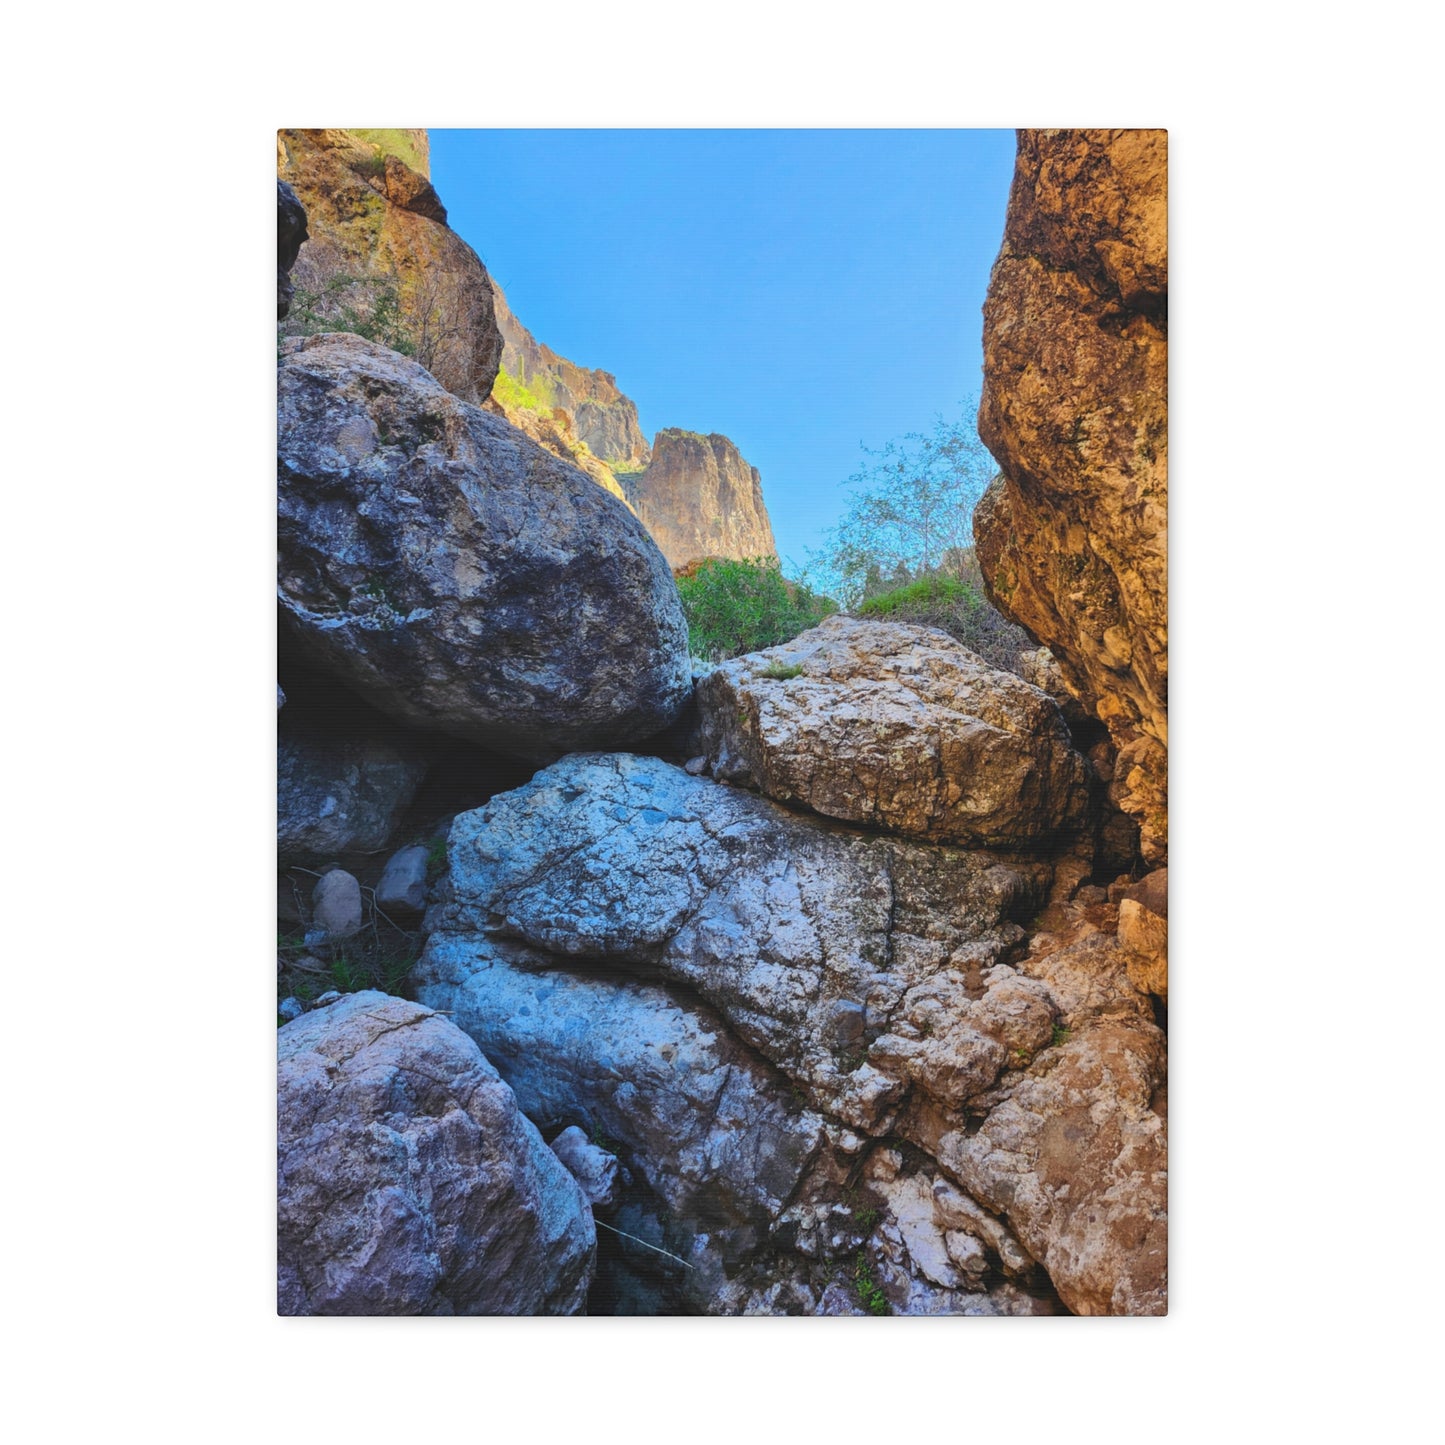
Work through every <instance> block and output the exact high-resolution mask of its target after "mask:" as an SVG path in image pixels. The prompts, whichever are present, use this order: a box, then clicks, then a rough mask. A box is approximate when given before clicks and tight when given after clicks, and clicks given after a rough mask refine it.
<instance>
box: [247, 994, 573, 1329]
mask: <svg viewBox="0 0 1445 1445" xmlns="http://www.w3.org/2000/svg"><path fill="white" fill-rule="evenodd" d="M277 1053H278V1109H277V1141H276V1143H277V1167H278V1239H277V1264H278V1291H277V1292H278V1311H279V1313H281V1314H283V1315H312V1314H316V1315H438V1314H446V1315H450V1314H468V1315H477V1314H504V1315H518V1314H527V1315H532V1314H558V1315H569V1314H578V1313H581V1312H583V1310H584V1307H585V1301H586V1293H587V1287H588V1284H589V1283H590V1280H591V1276H592V1268H593V1260H594V1255H595V1250H596V1234H595V1231H594V1228H593V1223H592V1214H591V1210H590V1209H589V1208H588V1205H587V1202H586V1200H585V1199H584V1198H583V1196H582V1192H581V1190H580V1188H579V1187H578V1185H577V1183H576V1181H575V1180H574V1179H573V1178H572V1176H571V1175H570V1174H569V1173H568V1172H567V1170H566V1169H565V1168H563V1166H562V1164H561V1163H560V1162H559V1161H558V1159H557V1158H556V1156H555V1155H554V1154H553V1153H552V1151H551V1150H550V1149H548V1148H547V1146H546V1145H545V1144H544V1143H543V1142H542V1138H541V1135H540V1134H538V1132H537V1130H536V1129H535V1128H534V1127H533V1126H532V1124H530V1123H529V1122H528V1121H527V1119H526V1118H525V1117H524V1116H523V1115H522V1114H521V1113H520V1112H519V1111H518V1109H517V1103H516V1099H515V1096H514V1095H513V1093H512V1091H511V1089H509V1088H508V1087H507V1086H506V1085H505V1084H504V1083H503V1082H502V1081H501V1079H500V1078H499V1077H498V1076H497V1073H496V1070H495V1069H493V1068H492V1067H491V1065H490V1064H489V1063H488V1062H487V1061H486V1059H485V1058H483V1057H482V1054H481V1052H480V1051H479V1050H478V1048H477V1046H476V1044H474V1043H473V1042H472V1041H471V1040H470V1039H469V1038H467V1036H466V1035H465V1034H463V1033H462V1032H461V1031H460V1030H459V1029H457V1028H456V1027H455V1026H454V1025H452V1024H450V1023H448V1022H447V1020H446V1019H444V1018H441V1017H439V1016H438V1015H437V1014H434V1013H433V1012H432V1011H431V1010H430V1009H426V1008H423V1007H421V1006H420V1005H418V1004H414V1003H406V1002H404V1001H403V1000H401V999H397V998H391V997H389V996H387V995H386V994H381V993H375V992H366V993H357V994H351V995H348V996H347V997H346V998H344V999H341V1000H339V1001H338V1002H336V1003H333V1004H330V1005H329V1006H327V1007H324V1008H318V1009H316V1010H314V1011H313V1012H311V1013H308V1014H305V1015H303V1016H302V1017H300V1018H298V1019H295V1020H293V1021H292V1022H291V1023H288V1024H287V1025H286V1026H285V1027H284V1028H282V1029H281V1030H280V1031H279V1032H278V1034H277Z"/></svg>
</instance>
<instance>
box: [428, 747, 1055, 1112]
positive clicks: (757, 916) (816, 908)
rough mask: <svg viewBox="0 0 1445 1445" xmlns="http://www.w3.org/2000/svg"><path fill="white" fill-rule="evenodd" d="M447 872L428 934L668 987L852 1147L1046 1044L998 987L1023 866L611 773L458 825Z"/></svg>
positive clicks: (1026, 879)
mask: <svg viewBox="0 0 1445 1445" xmlns="http://www.w3.org/2000/svg"><path fill="white" fill-rule="evenodd" d="M448 854H449V865H450V895H451V896H450V901H449V902H447V903H446V904H444V905H443V906H441V907H440V908H439V909H438V910H437V911H436V913H435V915H434V916H433V917H432V920H431V921H432V923H433V926H435V927H438V928H440V929H442V930H443V931H445V932H447V933H452V934H462V935H466V936H469V937H470V938H472V939H473V940H481V939H485V938H488V937H493V936H499V935H508V936H511V937H513V938H517V939H521V940H523V941H525V942H526V943H528V944H530V945H532V946H533V947H534V948H537V949H542V950H546V951H547V952H548V953H550V954H553V955H555V956H558V957H563V958H570V959H575V960H578V961H579V964H580V966H582V967H596V966H599V965H602V964H604V963H605V964H609V965H614V966H615V965H623V966H626V967H631V968H633V969H639V970H645V971H647V972H648V973H649V974H652V975H654V976H659V975H660V976H661V977H663V978H666V979H669V980H672V981H673V982H675V983H678V984H682V985H684V986H686V987H687V988H689V989H691V990H693V991H695V993H696V994H697V995H698V996H699V997H700V998H701V999H703V1000H705V1001H706V1002H707V1004H708V1005H710V1006H711V1007H712V1008H714V1009H716V1010H717V1011H718V1012H719V1013H720V1014H721V1015H722V1017H723V1018H724V1019H725V1020H726V1021H727V1024H728V1026H729V1027H730V1028H731V1029H733V1030H734V1031H735V1032H736V1033H737V1034H738V1035H739V1037H741V1038H742V1039H743V1040H744V1041H745V1042H746V1043H747V1044H748V1045H750V1046H751V1047H752V1048H755V1049H757V1050H758V1051H759V1052H760V1053H761V1054H762V1055H763V1056H764V1057H765V1058H766V1059H767V1060H768V1061H769V1062H770V1063H772V1064H773V1065H774V1066H776V1067H777V1068H779V1069H781V1070H782V1071H783V1072H784V1073H785V1074H787V1075H788V1076H789V1078H790V1079H792V1080H793V1081H794V1082H795V1083H796V1084H797V1085H798V1086H799V1087H801V1088H805V1089H806V1090H808V1092H809V1096H810V1099H811V1101H812V1102H813V1103H814V1104H815V1105H816V1106H818V1107H822V1108H825V1109H827V1110H828V1111H830V1112H831V1113H833V1114H835V1115H836V1116H837V1117H838V1118H839V1119H841V1120H843V1121H844V1122H846V1123H848V1124H850V1125H852V1126H854V1127H857V1128H861V1129H864V1130H865V1131H866V1132H868V1133H871V1134H878V1133H882V1132H885V1131H886V1130H887V1129H888V1127H889V1126H890V1123H891V1121H892V1119H893V1117H894V1116H895V1114H896V1112H897V1109H898V1107H899V1105H900V1104H901V1103H902V1101H903V1100H904V1098H905V1097H906V1096H907V1095H908V1094H909V1092H910V1090H913V1089H918V1090H921V1091H923V1092H924V1093H926V1094H928V1095H929V1096H931V1097H933V1098H935V1099H937V1100H938V1101H940V1102H942V1103H947V1104H949V1105H956V1104H960V1103H962V1102H964V1101H965V1100H967V1099H968V1098H969V1097H971V1096H972V1095H973V1094H976V1093H979V1092H981V1091H982V1090H984V1089H986V1088H988V1087H989V1086H990V1085H991V1084H992V1083H993V1082H994V1080H995V1079H996V1078H997V1077H998V1075H999V1074H1000V1072H1002V1071H1003V1070H1004V1069H1005V1068H1006V1067H1017V1066H1018V1065H1019V1064H1020V1063H1021V1062H1026V1061H1027V1060H1028V1059H1029V1058H1031V1057H1032V1056H1033V1054H1034V1053H1035V1052H1037V1051H1038V1050H1039V1049H1040V1048H1042V1047H1043V1046H1044V1045H1045V1044H1046V1043H1047V1042H1048V1040H1049V1038H1050V1035H1051V1031H1052V1024H1053V1009H1052V1006H1051V1004H1050V1003H1049V1000H1048V993H1047V990H1046V988H1045V987H1044V986H1043V985H1042V984H1040V983H1038V982H1036V981H1035V980H1032V979H1028V978H1024V977H1022V976H1020V975H1018V974H1017V973H1016V972H1015V970H1013V969H1011V968H1009V967H1007V966H1006V960H1007V959H1008V958H1009V957H1011V956H1012V955H1013V953H1014V952H1015V950H1016V948H1017V946H1018V945H1019V943H1020V942H1021V941H1022V939H1023V937H1024V934H1023V930H1022V929H1021V928H1020V927H1019V926H1018V925H1017V924H1016V923H1015V922H1013V921H1011V920H1012V919H1013V918H1015V917H1020V916H1022V917H1027V916H1028V915H1029V914H1030V913H1031V912H1032V911H1033V909H1034V907H1035V906H1036V904H1037V903H1038V902H1039V901H1041V900H1042V898H1043V896H1044V894H1045V892H1046V890H1047V886H1048V882H1049V876H1050V870H1049V867H1048V865H1047V864H1044V863H1038V862H1032V863H1031V862H1014V863H1009V862H1005V861H1001V860H1000V859H999V858H997V857H995V856H993V855H990V854H986V853H967V852H960V851H955V850H945V849H936V848H925V847H919V846H916V845H913V844H908V843H901V842H897V841H895V840H892V839H885V838H863V837H858V836H855V835H850V834H846V833H843V832H841V831H840V830H838V829H836V828H831V827H828V826H825V825H822V824H820V823H817V822H814V821H812V820H810V819H807V818H803V817H799V816H797V815H796V814H792V813H789V812H787V811H786V810H784V809H782V808H780V807H778V806H777V805H775V804H772V803H769V802H767V801H766V800H765V799H762V798H758V797H756V796H754V795H752V794H749V793H744V792H740V791H738V790H737V789H733V788H727V787H723V786H721V785H719V784H717V783H714V782H711V781H708V780H706V779H700V778H693V777H690V776H689V775H688V774H687V773H686V772H684V771H683V770H682V769H681V768H677V767H673V766H671V765H669V764H667V763H664V762H661V761H659V760H658V759H656V758H646V757H633V756H629V755H626V754H585V755H576V756H573V757H569V758H566V759H564V760H563V761H562V762H560V763H557V764H555V765H554V766H552V767H550V768H548V769H546V770H544V771H543V772H541V773H539V774H538V775H537V776H536V777H535V778H533V780H532V781H531V782H530V783H528V784H527V785H526V786H525V787H522V788H518V789H516V790H515V791H513V792H510V793H504V794H500V795H499V796H497V797H495V798H493V799H492V800H491V801H490V802H489V803H488V804H487V805H486V806H485V807H484V808H480V809H477V810H475V811H473V812H470V813H464V814H462V815H460V816H459V817H458V818H457V819H456V821H455V822H454V823H453V825H452V831H451V835H450V839H449V844H448ZM488 1052H489V1053H490V1052H491V1049H490V1047H489V1046H488ZM566 1117H570V1116H564V1119H565V1118H566Z"/></svg>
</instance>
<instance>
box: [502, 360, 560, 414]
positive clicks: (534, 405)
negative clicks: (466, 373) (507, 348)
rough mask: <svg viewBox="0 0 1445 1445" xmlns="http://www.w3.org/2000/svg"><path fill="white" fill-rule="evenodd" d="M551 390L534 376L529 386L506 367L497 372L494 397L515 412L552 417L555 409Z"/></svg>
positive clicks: (539, 378)
mask: <svg viewBox="0 0 1445 1445" xmlns="http://www.w3.org/2000/svg"><path fill="white" fill-rule="evenodd" d="M550 390H551V388H550V387H548V386H547V384H546V383H545V382H544V380H543V379H542V377H540V376H534V377H533V378H532V384H531V385H530V386H529V385H528V384H527V383H526V382H525V381H522V380H521V379H520V378H519V377H515V376H513V375H512V373H511V372H510V371H508V370H507V368H506V367H505V366H504V367H502V369H501V370H500V371H498V372H497V379H496V381H495V382H494V383H493V385H492V395H493V396H494V397H496V399H497V400H498V401H499V402H501V404H502V405H503V406H506V407H510V408H511V409H512V410H513V411H536V412H541V413H542V414H543V415H544V416H546V415H550V414H551V411H552V407H553V400H552V398H551V396H550V395H549V392H550Z"/></svg>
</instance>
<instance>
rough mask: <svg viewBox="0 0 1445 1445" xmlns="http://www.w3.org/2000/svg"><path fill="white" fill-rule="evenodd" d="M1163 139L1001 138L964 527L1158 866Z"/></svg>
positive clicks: (1164, 660) (1164, 439)
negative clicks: (1005, 182)
mask: <svg viewBox="0 0 1445 1445" xmlns="http://www.w3.org/2000/svg"><path fill="white" fill-rule="evenodd" d="M1166 165H1167V135H1166V133H1165V132H1164V131H1147V130H1045V131H1028V130H1023V131H1020V132H1019V137H1018V161H1017V165H1016V167H1015V171H1014V180H1013V189H1012V191H1011V193H1010V196H1009V207H1008V219H1007V222H1006V226H1005V232H1004V241H1003V247H1002V250H1001V251H1000V253H999V257H998V260H997V261H996V262H995V263H994V268H993V275H992V278H991V280H990V284H989V291H988V299H987V301H986V303H985V305H984V393H983V402H982V405H981V407H980V410H979V433H980V435H981V436H982V437H983V439H984V441H985V442H986V443H987V445H988V447H989V450H990V451H991V452H992V453H993V454H994V456H995V457H996V458H997V460H998V463H999V466H1000V468H1001V472H1002V474H1001V476H999V477H998V478H997V479H996V480H995V482H994V484H993V485H992V486H991V487H990V488H989V490H988V492H987V494H986V495H985V497H984V499H983V501H982V502H981V503H980V504H979V507H978V509H977V511H976V512H975V514H974V535H975V539H976V541H977V544H978V555H979V558H980V561H981V563H982V565H983V574H984V581H985V586H986V587H987V590H988V594H989V598H990V600H991V601H992V602H993V603H994V605H995V606H996V607H997V608H998V609H999V610H1000V611H1001V612H1003V613H1004V614H1005V615H1006V616H1008V617H1011V618H1013V619H1014V620H1015V621H1016V622H1019V623H1021V624H1022V625H1023V626H1024V627H1026V628H1027V629H1028V630H1029V632H1030V633H1031V634H1032V635H1033V636H1034V637H1035V638H1036V639H1037V640H1038V641H1040V642H1041V643H1044V644H1045V645H1046V646H1048V647H1049V649H1050V650H1051V651H1052V652H1053V654H1054V657H1055V658H1056V659H1057V661H1058V664H1059V667H1060V669H1061V671H1062V672H1063V675H1064V678H1065V681H1066V683H1067V685H1068V686H1069V688H1070V690H1071V691H1072V692H1073V693H1074V694H1075V696H1077V697H1078V698H1079V699H1080V700H1081V701H1082V702H1083V703H1084V704H1085V706H1086V707H1087V708H1088V709H1089V710H1090V711H1091V712H1092V713H1093V714H1094V715H1095V716H1097V717H1098V718H1099V719H1100V721H1102V722H1103V723H1105V724H1106V725H1107V726H1108V729H1109V732H1110V735H1111V738H1112V740H1113V742H1114V744H1115V746H1116V747H1117V749H1118V761H1117V764H1116V766H1115V769H1114V782H1113V786H1112V788H1111V793H1112V795H1113V796H1114V798H1115V800H1116V801H1117V802H1118V803H1119V805H1120V806H1121V807H1122V808H1123V809H1124V810H1125V811H1126V812H1128V813H1131V814H1133V815H1134V816H1135V817H1137V818H1138V819H1139V822H1140V849H1141V852H1142V853H1143V855H1144V857H1145V859H1146V860H1147V861H1149V862H1151V863H1162V862H1164V861H1165V859H1166V857H1167V852H1168V803H1167V781H1168V590H1167V589H1168V533H1167V526H1166V523H1167V500H1168V497H1167V460H1168V427H1167V402H1168V372H1167V361H1168V321H1167V302H1168V228H1167V221H1168V217H1167V177H1166Z"/></svg>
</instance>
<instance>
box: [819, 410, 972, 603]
mask: <svg viewBox="0 0 1445 1445" xmlns="http://www.w3.org/2000/svg"><path fill="white" fill-rule="evenodd" d="M977 413H978V403H977V401H976V400H974V399H968V400H965V401H964V402H963V403H962V405H961V407H960V413H959V416H958V417H957V418H956V419H955V420H952V421H945V420H944V419H943V418H942V417H939V418H938V419H937V421H936V423H935V425H934V428H933V430H932V431H931V432H927V433H923V432H910V433H909V434H908V435H907V436H904V437H900V438H899V439H898V440H897V441H892V442H889V443H888V445H887V446H885V447H884V448H883V449H882V450H881V451H874V450H871V449H869V448H867V447H865V448H864V449H863V451H864V455H865V456H866V457H867V458H868V462H867V465H865V466H864V467H863V468H862V470H860V471H858V472H857V473H855V474H854V475H853V476H852V477H850V478H849V479H848V481H847V482H846V483H845V485H846V486H847V487H848V488H849V489H850V491H851V496H850V498H849V501H848V506H847V509H846V511H845V512H844V513H843V516H842V519H841V520H840V521H839V523H838V525H837V526H836V527H834V528H832V529H831V531H830V532H829V534H828V538H829V540H828V544H827V545H826V546H825V547H824V548H823V550H822V551H821V552H820V553H818V554H817V555H815V556H814V557H812V558H811V559H810V571H812V572H814V574H815V575H816V576H818V578H819V579H820V581H821V583H822V585H823V586H824V587H825V588H826V589H827V590H828V591H829V592H831V593H833V594H834V595H835V596H837V597H838V598H839V599H840V600H841V601H842V602H843V604H844V606H846V607H856V606H857V605H858V604H859V603H860V602H862V601H863V600H864V598H865V597H866V596H868V595H869V594H870V593H872V592H875V591H877V590H879V584H880V582H881V581H882V579H885V578H887V579H892V580H893V581H894V582H895V583H896V582H897V581H899V580H903V581H909V580H913V579H915V578H918V577H925V576H928V575H930V574H932V573H933V572H936V571H938V570H940V569H943V568H946V567H947V565H948V559H949V557H951V556H954V555H956V554H958V553H959V552H961V551H963V550H964V549H965V548H969V547H971V546H972V544H973V509H974V505H975V504H976V503H977V501H978V499H979V498H980V497H981V496H982V495H983V493H984V490H985V489H986V488H987V486H988V484H989V481H990V480H991V478H992V477H993V475H994V472H995V471H996V470H997V468H996V467H995V465H994V460H993V458H992V457H991V456H990V455H989V453H988V449H987V448H986V447H985V446H984V444H983V442H982V441H981V440H980V439H979V435H978V428H977V426H976V425H975V421H974V418H975V417H976V415H977Z"/></svg>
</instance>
